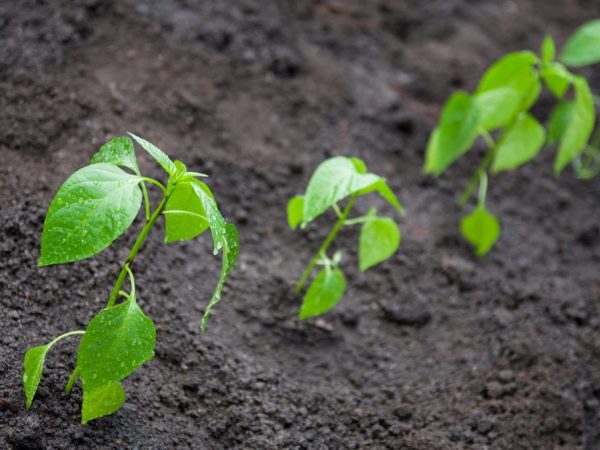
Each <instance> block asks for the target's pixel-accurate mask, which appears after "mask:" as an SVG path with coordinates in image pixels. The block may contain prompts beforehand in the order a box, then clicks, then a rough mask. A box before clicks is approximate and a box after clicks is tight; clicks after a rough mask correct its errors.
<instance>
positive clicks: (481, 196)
mask: <svg viewBox="0 0 600 450" xmlns="http://www.w3.org/2000/svg"><path fill="white" fill-rule="evenodd" d="M487 188H488V178H487V173H485V171H484V172H481V175H480V176H479V193H478V195H477V206H478V207H480V208H483V207H484V206H485V197H486V195H487Z"/></svg>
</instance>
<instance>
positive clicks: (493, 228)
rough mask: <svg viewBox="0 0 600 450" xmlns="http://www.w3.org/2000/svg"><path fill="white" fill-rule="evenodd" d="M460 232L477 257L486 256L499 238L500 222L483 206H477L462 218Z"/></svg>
mask: <svg viewBox="0 0 600 450" xmlns="http://www.w3.org/2000/svg"><path fill="white" fill-rule="evenodd" d="M460 230H461V232H462V235H463V236H464V238H465V239H466V240H467V242H469V243H470V244H471V245H473V247H475V253H476V254H477V256H484V255H486V254H487V253H488V252H489V251H490V249H491V248H492V246H493V245H494V244H495V242H496V240H497V239H498V237H499V236H500V222H499V221H498V219H497V218H496V216H494V215H493V214H491V213H490V212H488V211H487V210H486V209H485V207H484V206H478V207H477V208H476V209H475V210H474V211H473V212H471V213H470V214H468V215H466V216H465V217H463V219H462V221H461V224H460Z"/></svg>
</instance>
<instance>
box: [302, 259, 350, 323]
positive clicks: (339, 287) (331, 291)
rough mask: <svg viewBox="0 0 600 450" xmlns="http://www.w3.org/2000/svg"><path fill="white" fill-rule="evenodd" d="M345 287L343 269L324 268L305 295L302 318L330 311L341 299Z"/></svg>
mask: <svg viewBox="0 0 600 450" xmlns="http://www.w3.org/2000/svg"><path fill="white" fill-rule="evenodd" d="M345 289H346V279H345V278H344V274H343V273H342V271H341V270H340V269H338V268H335V269H330V268H327V267H326V268H324V269H323V270H321V271H320V272H319V273H318V274H317V276H316V277H315V279H314V281H313V282H312V284H311V285H310V287H309V288H308V291H307V292H306V295H305V296H304V300H303V301H302V307H301V309H300V315H299V317H300V319H308V318H309V317H314V316H319V315H321V314H323V313H325V312H327V311H329V310H330V309H331V308H333V307H334V306H335V305H336V304H337V302H339V301H340V299H341V298H342V296H343V295H344V290H345Z"/></svg>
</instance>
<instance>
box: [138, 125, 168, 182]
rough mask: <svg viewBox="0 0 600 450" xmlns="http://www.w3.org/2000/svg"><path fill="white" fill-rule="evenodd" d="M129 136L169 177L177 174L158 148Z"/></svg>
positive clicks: (143, 140) (139, 138)
mask: <svg viewBox="0 0 600 450" xmlns="http://www.w3.org/2000/svg"><path fill="white" fill-rule="evenodd" d="M129 135H130V136H131V137H132V138H133V139H135V140H136V142H137V143H138V144H140V145H141V146H142V148H143V149H144V150H146V151H147V152H148V153H150V155H151V156H152V157H153V158H154V159H155V160H156V162H158V164H160V166H161V167H162V168H163V169H164V170H165V172H167V173H168V174H169V175H176V174H177V166H176V165H175V163H174V162H173V161H171V158H169V157H168V156H167V155H166V154H165V153H164V152H163V151H162V150H161V149H160V148H158V147H157V146H155V145H154V144H152V143H150V142H148V141H147V140H145V139H142V138H141V137H138V136H136V135H135V134H133V133H129Z"/></svg>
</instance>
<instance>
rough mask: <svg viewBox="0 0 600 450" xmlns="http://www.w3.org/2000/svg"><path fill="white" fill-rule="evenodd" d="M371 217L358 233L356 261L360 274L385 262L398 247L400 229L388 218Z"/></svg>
mask: <svg viewBox="0 0 600 450" xmlns="http://www.w3.org/2000/svg"><path fill="white" fill-rule="evenodd" d="M370 215H372V216H373V217H372V218H371V220H368V221H367V222H365V223H364V224H363V226H362V228H361V231H360V239H359V242H358V260H359V267H360V270H361V271H362V272H364V271H365V270H367V269H369V268H371V267H373V266H375V265H377V264H379V263H381V262H383V261H385V260H386V259H388V258H389V257H390V256H392V255H393V254H394V253H395V252H396V250H398V246H399V245H400V229H399V228H398V225H397V224H396V222H394V221H393V220H392V219H390V218H388V217H374V216H375V214H374V212H373V213H370Z"/></svg>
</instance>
